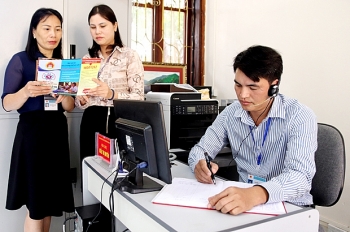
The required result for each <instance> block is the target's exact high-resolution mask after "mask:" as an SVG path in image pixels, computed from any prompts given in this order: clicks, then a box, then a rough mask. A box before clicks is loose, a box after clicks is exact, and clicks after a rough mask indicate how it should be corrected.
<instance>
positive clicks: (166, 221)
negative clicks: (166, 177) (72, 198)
mask: <svg viewBox="0 0 350 232" xmlns="http://www.w3.org/2000/svg"><path fill="white" fill-rule="evenodd" d="M94 159H95V158H93V157H88V158H85V159H84V161H83V204H84V205H90V204H95V203H97V202H99V199H101V186H102V184H103V182H104V180H105V179H106V177H108V176H109V175H110V172H108V171H107V170H105V169H103V168H102V167H101V166H100V165H99V164H98V163H97V162H95V160H94ZM175 163H176V165H173V166H172V175H173V177H184V178H194V175H193V173H192V172H191V171H190V169H189V167H188V166H187V165H185V164H182V163H180V162H177V161H175ZM113 178H114V176H112V177H110V178H109V179H108V180H107V182H106V183H105V185H104V187H103V190H102V203H103V204H104V205H105V206H106V208H109V203H108V199H109V193H110V191H111V182H112V181H113ZM113 194H114V203H115V206H114V211H115V212H114V214H115V216H116V217H117V218H118V220H120V221H121V222H122V223H123V224H124V225H125V226H126V227H127V228H129V229H130V230H131V231H132V232H135V231H136V232H137V231H142V232H145V231H152V232H154V231H157V232H158V231H201V232H202V231H246V232H253V231H284V232H296V231H305V232H313V231H315V232H316V231H318V225H319V213H318V211H317V210H316V209H312V208H301V207H299V206H295V205H292V204H289V203H286V209H287V212H288V213H287V214H285V215H281V216H277V217H275V216H267V215H257V214H241V215H238V216H232V215H229V214H222V213H220V212H217V211H215V210H204V209H194V208H186V207H177V206H165V205H157V204H152V203H151V200H152V199H153V197H154V196H155V195H156V194H157V192H149V193H142V194H129V193H125V192H121V191H119V190H117V191H114V193H113ZM117 230H118V228H117Z"/></svg>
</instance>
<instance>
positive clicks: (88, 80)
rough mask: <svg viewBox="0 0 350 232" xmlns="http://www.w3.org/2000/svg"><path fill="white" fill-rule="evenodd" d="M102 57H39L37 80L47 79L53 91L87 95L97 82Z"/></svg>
mask: <svg viewBox="0 0 350 232" xmlns="http://www.w3.org/2000/svg"><path fill="white" fill-rule="evenodd" d="M100 65H101V59H100V58H87V59H63V60H60V59H39V60H37V76H36V80H37V81H46V82H47V83H48V84H49V85H51V86H52V92H53V93H57V94H67V95H86V93H87V92H88V91H89V89H91V88H95V87H96V86H97V84H96V83H95V82H94V81H92V78H97V77H98V72H99V70H100Z"/></svg>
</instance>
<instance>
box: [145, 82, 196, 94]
mask: <svg viewBox="0 0 350 232" xmlns="http://www.w3.org/2000/svg"><path fill="white" fill-rule="evenodd" d="M151 91H152V92H167V93H172V92H198V91H197V89H195V88H194V87H193V86H192V85H189V84H177V83H156V84H153V85H151Z"/></svg>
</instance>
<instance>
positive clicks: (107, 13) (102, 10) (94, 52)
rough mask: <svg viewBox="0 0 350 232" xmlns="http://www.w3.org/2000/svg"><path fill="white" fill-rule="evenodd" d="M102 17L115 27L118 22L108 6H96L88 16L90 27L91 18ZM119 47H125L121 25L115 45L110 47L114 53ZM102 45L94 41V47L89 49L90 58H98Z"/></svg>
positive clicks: (115, 35) (115, 38)
mask: <svg viewBox="0 0 350 232" xmlns="http://www.w3.org/2000/svg"><path fill="white" fill-rule="evenodd" d="M97 14H99V15H101V17H102V18H105V19H107V20H108V21H110V22H111V23H112V24H113V25H114V24H115V23H116V22H117V17H116V16H115V14H114V12H113V10H112V9H111V8H110V7H109V6H107V5H103V4H101V5H97V6H94V7H93V8H92V9H91V11H90V13H89V16H88V23H89V25H90V18H91V17H92V16H94V15H97ZM116 46H118V47H121V48H122V47H123V42H122V39H121V37H120V33H119V25H118V27H117V31H116V32H115V33H114V44H113V45H110V46H109V50H110V51H113V49H114V48H115V47H116ZM100 49H101V48H100V45H98V44H97V43H96V42H95V41H94V40H93V41H92V47H91V48H89V55H90V57H98V51H99V50H100Z"/></svg>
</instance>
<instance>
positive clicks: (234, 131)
mask: <svg viewBox="0 0 350 232" xmlns="http://www.w3.org/2000/svg"><path fill="white" fill-rule="evenodd" d="M268 118H271V122H270V126H269V130H268V133H267V136H266V139H265V142H264V146H261V145H262V141H263V136H264V132H265V128H266V125H267V121H268ZM250 127H252V128H254V129H252V133H250V131H251V130H250ZM252 134H253V135H252ZM253 137H254V139H253ZM254 141H255V143H254ZM227 144H230V146H231V149H232V156H233V158H234V159H235V161H236V163H237V171H238V173H239V176H240V177H239V179H240V181H242V182H248V174H251V175H254V176H259V177H262V178H265V179H266V181H267V182H264V183H261V184H259V185H261V186H263V187H264V188H265V189H266V190H267V192H268V193H269V199H268V203H272V202H279V201H289V202H291V203H294V204H297V205H310V204H312V203H313V201H312V195H311V194H310V189H311V182H312V178H313V176H314V174H315V171H316V167H315V160H314V154H315V151H316V149H317V120H316V116H315V114H314V113H313V112H312V110H311V109H309V108H308V107H306V106H304V105H302V104H300V103H299V102H298V101H297V100H295V99H290V98H287V97H286V96H284V95H282V94H279V95H277V96H276V97H275V99H274V102H273V104H272V107H271V109H270V111H269V113H268V115H267V117H266V118H265V119H264V120H263V121H262V123H260V124H259V126H258V127H255V124H254V122H253V119H252V118H251V117H250V116H249V113H248V112H247V111H245V110H243V108H242V107H241V104H240V103H239V101H235V102H234V103H232V104H231V105H229V106H228V107H226V108H225V110H223V111H222V112H221V113H220V114H219V115H218V117H217V118H216V120H215V121H214V122H213V124H212V125H211V126H210V127H208V129H207V131H206V133H205V135H204V136H203V137H202V138H201V140H200V141H199V143H198V144H196V145H195V146H194V147H193V148H192V149H191V151H190V154H189V157H188V163H189V165H190V167H191V170H192V171H193V170H194V167H195V165H196V164H197V163H198V161H199V160H200V159H204V152H205V151H206V152H208V154H209V155H210V156H211V157H212V158H215V156H216V155H217V154H218V152H220V150H221V149H222V148H223V147H224V146H226V145H227ZM240 146H241V148H240V149H239V147H240ZM260 153H261V162H260V165H258V164H257V158H258V155H259V154H260Z"/></svg>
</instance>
